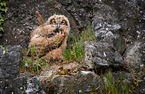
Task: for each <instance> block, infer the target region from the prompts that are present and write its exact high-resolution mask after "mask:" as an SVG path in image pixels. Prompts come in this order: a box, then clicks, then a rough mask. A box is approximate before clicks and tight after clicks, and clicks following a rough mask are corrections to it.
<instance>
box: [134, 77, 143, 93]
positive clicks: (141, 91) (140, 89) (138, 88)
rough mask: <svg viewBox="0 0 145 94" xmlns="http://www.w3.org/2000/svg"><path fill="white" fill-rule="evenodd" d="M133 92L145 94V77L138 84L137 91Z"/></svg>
mask: <svg viewBox="0 0 145 94" xmlns="http://www.w3.org/2000/svg"><path fill="white" fill-rule="evenodd" d="M133 94H145V77H144V78H143V81H142V82H139V83H138V86H137V87H136V88H135V92H134V93H133Z"/></svg>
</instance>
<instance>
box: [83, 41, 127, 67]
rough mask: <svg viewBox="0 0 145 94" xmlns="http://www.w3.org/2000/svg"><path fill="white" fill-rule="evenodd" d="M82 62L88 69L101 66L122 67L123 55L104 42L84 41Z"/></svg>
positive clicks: (123, 63)
mask: <svg viewBox="0 0 145 94" xmlns="http://www.w3.org/2000/svg"><path fill="white" fill-rule="evenodd" d="M84 47H85V48H84V49H85V57H84V63H85V64H86V65H87V67H88V69H95V68H102V67H104V68H105V67H106V68H107V67H111V66H113V67H118V68H119V67H122V66H124V65H125V62H124V60H123V57H122V56H121V55H120V54H119V53H118V52H117V51H116V50H115V49H114V47H113V46H112V45H111V44H109V43H106V42H85V43H84Z"/></svg>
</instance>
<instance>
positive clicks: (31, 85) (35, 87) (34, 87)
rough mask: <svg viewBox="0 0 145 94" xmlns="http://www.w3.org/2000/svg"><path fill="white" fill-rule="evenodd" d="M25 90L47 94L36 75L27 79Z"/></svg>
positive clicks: (27, 92) (30, 92)
mask: <svg viewBox="0 0 145 94" xmlns="http://www.w3.org/2000/svg"><path fill="white" fill-rule="evenodd" d="M25 92H26V94H46V93H45V92H44V91H43V89H42V86H41V84H40V82H39V78H38V77H36V76H35V77H32V78H31V79H30V78H29V79H27V84H26V90H25Z"/></svg>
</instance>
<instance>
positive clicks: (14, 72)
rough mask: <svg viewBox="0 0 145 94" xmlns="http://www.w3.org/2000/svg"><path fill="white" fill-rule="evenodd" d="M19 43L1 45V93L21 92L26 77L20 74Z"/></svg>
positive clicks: (19, 93)
mask: <svg viewBox="0 0 145 94" xmlns="http://www.w3.org/2000/svg"><path fill="white" fill-rule="evenodd" d="M21 49H22V47H21V46H19V45H15V46H6V47H2V46H1V47H0V93H1V94H9V93H16V94H21V93H22V92H24V91H23V89H24V88H23V84H24V83H25V78H23V77H21V76H19V63H20V61H21V60H22V58H21Z"/></svg>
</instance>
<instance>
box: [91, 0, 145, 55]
mask: <svg viewBox="0 0 145 94" xmlns="http://www.w3.org/2000/svg"><path fill="white" fill-rule="evenodd" d="M142 3H143V4H144V3H145V2H142ZM139 7H140V8H139ZM143 11H144V10H143V7H142V4H141V1H139V0H135V1H134V0H130V1H128V0H119V1H117V0H103V2H102V3H96V5H95V6H94V17H93V18H92V29H94V30H95V32H96V34H98V32H99V34H100V35H97V40H100V37H101V39H102V38H103V37H104V36H103V35H104V34H103V35H102V33H107V32H108V31H110V32H112V34H113V35H115V37H113V38H114V39H113V45H114V47H115V48H116V49H117V51H118V52H119V53H120V54H124V51H125V49H126V48H127V47H128V46H129V45H130V44H131V43H132V42H134V41H135V40H136V39H143V37H145V31H144V30H145V29H144V15H145V14H144V13H143ZM115 25H116V26H117V25H118V26H119V28H116V29H113V28H112V27H113V26H115ZM118 26H117V27H118ZM110 28H112V29H110ZM100 31H101V32H100ZM101 35H102V36H101ZM111 41H112V40H111ZM107 42H108V41H107Z"/></svg>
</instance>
